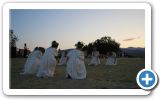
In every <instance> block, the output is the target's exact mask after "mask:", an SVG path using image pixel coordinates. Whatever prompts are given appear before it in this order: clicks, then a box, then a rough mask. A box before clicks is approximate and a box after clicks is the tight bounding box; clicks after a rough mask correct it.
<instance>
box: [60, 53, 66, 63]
mask: <svg viewBox="0 0 160 100" xmlns="http://www.w3.org/2000/svg"><path fill="white" fill-rule="evenodd" d="M66 62H67V57H65V53H62V56H61V59H60V61H59V64H58V65H65V64H66Z"/></svg>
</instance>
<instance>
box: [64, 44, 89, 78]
mask: <svg viewBox="0 0 160 100" xmlns="http://www.w3.org/2000/svg"><path fill="white" fill-rule="evenodd" d="M75 46H76V49H73V50H71V51H69V53H68V54H67V68H66V73H67V78H71V79H85V78H86V73H87V72H86V68H85V64H84V53H83V52H82V51H81V50H82V48H83V43H81V42H78V43H77V44H75Z"/></svg>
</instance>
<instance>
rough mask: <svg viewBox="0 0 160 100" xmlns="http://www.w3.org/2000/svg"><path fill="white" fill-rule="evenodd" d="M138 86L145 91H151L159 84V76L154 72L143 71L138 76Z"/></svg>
mask: <svg viewBox="0 0 160 100" xmlns="http://www.w3.org/2000/svg"><path fill="white" fill-rule="evenodd" d="M136 80H137V84H138V85H139V86H140V87H141V88H142V89H144V90H150V89H152V88H154V87H155V86H156V84H157V80H158V78H157V74H156V73H155V72H154V71H152V70H145V69H144V70H141V71H140V72H139V73H138V74H137V78H136Z"/></svg>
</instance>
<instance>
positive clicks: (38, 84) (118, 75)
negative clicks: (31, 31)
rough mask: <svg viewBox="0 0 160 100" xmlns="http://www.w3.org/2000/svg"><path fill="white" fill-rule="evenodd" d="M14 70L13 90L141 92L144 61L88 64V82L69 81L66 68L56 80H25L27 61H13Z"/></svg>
mask: <svg viewBox="0 0 160 100" xmlns="http://www.w3.org/2000/svg"><path fill="white" fill-rule="evenodd" d="M10 61H11V66H10V88H11V89H137V88H139V87H138V85H137V83H136V75H137V73H138V72H139V71H140V70H141V69H143V68H144V63H145V59H144V58H118V63H117V65H116V66H109V65H108V66H105V65H104V64H105V59H101V63H102V64H101V65H99V66H88V65H87V64H88V62H89V60H86V61H85V63H86V69H87V78H86V79H85V80H72V79H66V78H65V68H66V66H57V67H56V72H55V76H54V77H53V78H37V77H36V76H35V75H25V76H22V75H20V74H19V73H20V72H21V71H22V69H23V66H24V63H25V61H26V59H24V58H12V59H11V60H10Z"/></svg>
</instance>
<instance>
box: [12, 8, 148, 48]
mask: <svg viewBox="0 0 160 100" xmlns="http://www.w3.org/2000/svg"><path fill="white" fill-rule="evenodd" d="M10 29H13V30H14V33H15V34H16V35H17V36H18V38H19V41H18V42H17V47H18V48H23V47H24V43H27V47H28V48H29V49H30V50H33V48H34V47H36V46H41V47H45V48H47V47H49V46H50V45H51V42H52V41H53V40H56V41H57V42H59V48H60V49H68V48H74V44H75V43H76V42H78V41H83V42H84V43H85V44H88V43H89V42H93V41H95V40H96V39H98V38H101V37H102V36H111V37H112V38H113V39H115V41H117V42H119V43H120V44H121V47H122V48H127V47H144V45H145V44H144V43H145V40H144V39H145V37H144V36H145V11H144V10H138V9H137V10H118V9H117V10H111V9H110V10H96V9H95V10H94V9H92V10H82V9H81V10H80V9H64V10H63V9H57V10H55V9H52V10H43V9H41V10H40V9H39V10H38V9H37V10H33V9H28V10H27V9H13V10H10Z"/></svg>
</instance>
